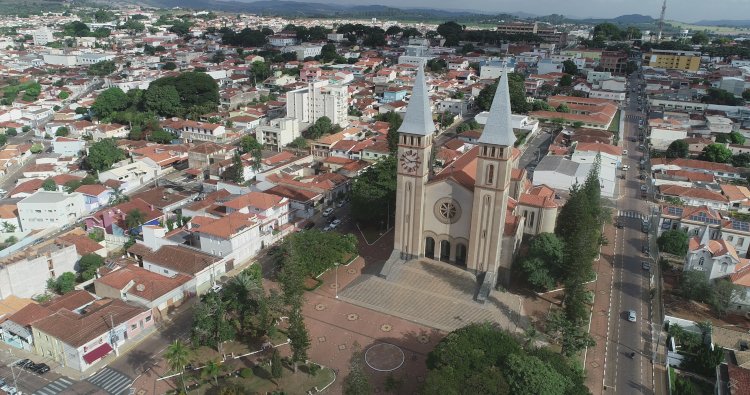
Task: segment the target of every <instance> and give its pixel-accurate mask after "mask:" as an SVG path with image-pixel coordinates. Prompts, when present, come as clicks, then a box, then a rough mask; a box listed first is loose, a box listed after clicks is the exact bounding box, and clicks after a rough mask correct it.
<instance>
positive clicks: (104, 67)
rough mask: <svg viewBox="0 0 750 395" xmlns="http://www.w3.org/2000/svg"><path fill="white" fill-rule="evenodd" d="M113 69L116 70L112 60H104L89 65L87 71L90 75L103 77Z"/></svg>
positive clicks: (112, 71)
mask: <svg viewBox="0 0 750 395" xmlns="http://www.w3.org/2000/svg"><path fill="white" fill-rule="evenodd" d="M115 70H117V66H116V65H115V62H114V61H111V60H104V61H101V62H97V63H94V64H92V65H91V66H89V68H88V71H87V73H88V75H91V76H96V77H104V76H107V75H110V74H112V73H114V72H115Z"/></svg>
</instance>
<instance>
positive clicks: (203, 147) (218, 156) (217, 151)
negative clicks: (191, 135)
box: [188, 142, 234, 170]
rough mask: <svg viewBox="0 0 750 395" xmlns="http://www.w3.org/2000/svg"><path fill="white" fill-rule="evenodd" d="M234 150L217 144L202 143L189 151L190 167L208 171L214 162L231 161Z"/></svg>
mask: <svg viewBox="0 0 750 395" xmlns="http://www.w3.org/2000/svg"><path fill="white" fill-rule="evenodd" d="M233 152H234V149H233V148H231V147H228V146H225V145H221V144H215V143H210V142H206V143H201V144H197V145H195V146H193V147H191V148H190V149H188V166H189V167H190V168H191V169H200V170H206V169H208V167H209V166H210V165H212V164H213V163H214V162H218V161H220V160H224V159H230V158H231V157H232V153H233Z"/></svg>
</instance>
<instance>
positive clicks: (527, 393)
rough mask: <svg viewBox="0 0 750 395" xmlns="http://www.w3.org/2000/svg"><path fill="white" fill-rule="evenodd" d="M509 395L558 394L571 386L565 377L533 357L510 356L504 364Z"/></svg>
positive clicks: (561, 393)
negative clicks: (509, 390) (511, 394)
mask: <svg viewBox="0 0 750 395" xmlns="http://www.w3.org/2000/svg"><path fill="white" fill-rule="evenodd" d="M505 369H506V375H507V377H508V384H510V389H511V393H513V394H514V395H515V394H518V395H537V394H549V395H554V394H560V395H563V394H565V393H566V392H567V389H568V388H569V387H570V386H571V382H570V380H569V379H568V378H567V377H564V376H562V375H560V374H559V373H557V372H556V371H555V369H553V368H552V367H551V366H550V365H549V364H548V363H546V362H544V361H542V360H540V359H539V358H537V357H534V356H526V355H517V354H511V355H509V356H508V359H507V362H506V364H505Z"/></svg>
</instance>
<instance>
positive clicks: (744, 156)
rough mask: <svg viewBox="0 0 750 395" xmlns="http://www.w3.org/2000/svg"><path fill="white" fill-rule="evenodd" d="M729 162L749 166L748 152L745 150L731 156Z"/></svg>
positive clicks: (734, 164) (738, 165)
mask: <svg viewBox="0 0 750 395" xmlns="http://www.w3.org/2000/svg"><path fill="white" fill-rule="evenodd" d="M730 163H731V164H732V166H734V167H749V166H750V154H749V153H747V152H743V153H741V154H737V155H734V156H732V159H731V160H730Z"/></svg>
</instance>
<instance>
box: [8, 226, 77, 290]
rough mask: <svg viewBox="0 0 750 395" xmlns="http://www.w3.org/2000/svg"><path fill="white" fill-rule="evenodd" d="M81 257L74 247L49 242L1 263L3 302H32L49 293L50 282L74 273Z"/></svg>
mask: <svg viewBox="0 0 750 395" xmlns="http://www.w3.org/2000/svg"><path fill="white" fill-rule="evenodd" d="M77 262H78V253H77V252H76V246H75V245H73V244H63V243H58V242H57V241H55V240H49V241H46V242H43V243H41V244H37V245H35V246H31V247H27V248H26V249H24V250H21V251H18V252H16V253H14V254H12V255H9V256H7V257H4V258H2V259H0V299H5V298H8V297H9V296H11V295H13V296H16V297H19V298H31V297H33V296H37V295H41V294H43V293H44V292H46V291H47V280H49V279H51V278H57V277H60V275H61V274H63V273H65V272H75V268H76V265H77Z"/></svg>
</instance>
